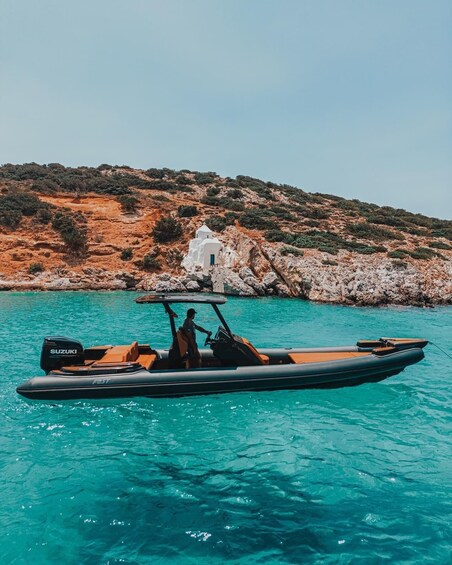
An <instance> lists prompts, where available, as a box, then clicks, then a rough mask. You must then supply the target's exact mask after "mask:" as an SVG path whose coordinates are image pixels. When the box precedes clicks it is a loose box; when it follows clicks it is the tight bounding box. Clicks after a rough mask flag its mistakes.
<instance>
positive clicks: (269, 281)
mask: <svg viewBox="0 0 452 565" xmlns="http://www.w3.org/2000/svg"><path fill="white" fill-rule="evenodd" d="M279 282H280V279H279V277H278V275H277V274H276V273H275V272H274V271H270V272H269V273H267V274H266V275H265V277H264V278H263V280H262V284H263V285H264V287H265V288H274V287H275V286H276V285H277V284H278V283H279Z"/></svg>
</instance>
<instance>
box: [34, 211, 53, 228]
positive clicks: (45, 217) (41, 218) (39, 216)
mask: <svg viewBox="0 0 452 565" xmlns="http://www.w3.org/2000/svg"><path fill="white" fill-rule="evenodd" d="M51 219H52V212H51V211H50V208H41V209H40V210H38V211H37V212H36V216H35V220H36V221H37V222H38V223H39V224H48V223H49V222H50V221H51Z"/></svg>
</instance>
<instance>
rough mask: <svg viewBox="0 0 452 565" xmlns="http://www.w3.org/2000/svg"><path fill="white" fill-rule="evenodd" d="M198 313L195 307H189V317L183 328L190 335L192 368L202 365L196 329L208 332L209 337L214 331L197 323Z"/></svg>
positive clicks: (189, 345)
mask: <svg viewBox="0 0 452 565" xmlns="http://www.w3.org/2000/svg"><path fill="white" fill-rule="evenodd" d="M195 315H196V310H195V309H194V308H189V309H188V310H187V317H186V318H185V322H184V324H183V326H182V328H183V329H184V330H185V332H186V334H187V337H188V358H189V362H190V368H196V367H200V366H201V355H200V354H199V349H198V345H197V343H196V330H198V332H202V333H204V334H207V335H208V337H210V336H211V335H212V332H209V330H205V329H204V328H202V327H201V326H198V325H197V324H195V322H194V319H195Z"/></svg>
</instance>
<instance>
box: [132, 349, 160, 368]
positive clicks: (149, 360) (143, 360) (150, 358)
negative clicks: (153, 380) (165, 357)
mask: <svg viewBox="0 0 452 565" xmlns="http://www.w3.org/2000/svg"><path fill="white" fill-rule="evenodd" d="M156 360H157V355H155V353H149V354H148V355H140V356H139V357H138V359H137V363H139V364H140V365H141V366H142V367H144V368H145V369H146V370H147V371H149V369H150V368H151V367H152V365H153V364H154V363H155V361H156Z"/></svg>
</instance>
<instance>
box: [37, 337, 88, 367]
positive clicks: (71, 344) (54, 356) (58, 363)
mask: <svg viewBox="0 0 452 565" xmlns="http://www.w3.org/2000/svg"><path fill="white" fill-rule="evenodd" d="M83 360H84V356H83V345H82V344H81V343H80V342H79V341H76V340H75V339H70V338H68V337H62V336H58V337H45V338H44V343H43V344H42V350H41V369H42V370H43V371H45V372H46V373H48V372H49V371H52V370H53V369H60V368H61V367H64V366H65V365H80V364H82V363H83Z"/></svg>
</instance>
